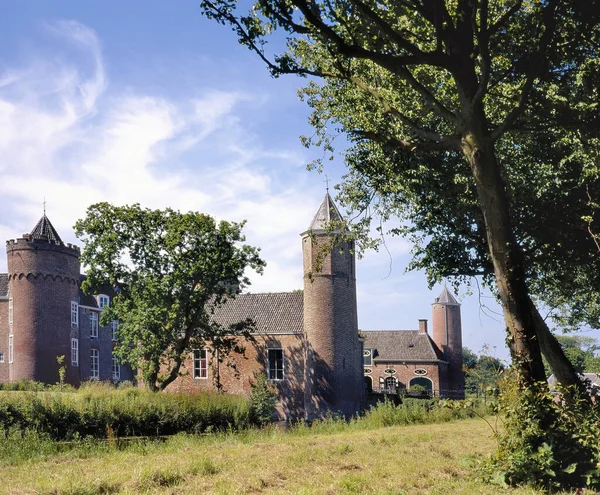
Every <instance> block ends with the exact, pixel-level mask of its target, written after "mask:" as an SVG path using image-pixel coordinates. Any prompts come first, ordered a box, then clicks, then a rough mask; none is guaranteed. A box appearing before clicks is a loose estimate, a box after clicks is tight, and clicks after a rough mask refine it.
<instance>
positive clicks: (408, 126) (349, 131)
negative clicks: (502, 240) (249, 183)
mask: <svg viewBox="0 0 600 495" xmlns="http://www.w3.org/2000/svg"><path fill="white" fill-rule="evenodd" d="M201 5H202V8H203V11H204V13H205V14H206V15H207V16H208V17H210V18H214V19H216V20H217V21H218V22H221V23H223V24H228V25H230V26H231V27H232V29H233V30H234V31H235V33H236V34H237V36H238V38H239V40H240V43H242V44H244V45H246V46H247V47H249V48H250V49H251V50H253V51H255V52H256V53H257V54H258V55H259V56H260V57H261V58H262V60H263V61H264V62H265V63H266V64H267V66H268V68H269V70H270V71H271V73H272V74H273V75H275V76H279V75H281V74H290V73H291V74H298V75H301V76H316V78H312V77H311V81H310V82H309V83H308V85H307V86H306V87H305V88H304V89H303V90H302V91H301V96H302V97H303V98H305V99H306V101H307V102H308V104H309V105H310V106H311V107H312V108H313V110H314V111H313V114H312V117H311V124H312V125H313V126H314V128H315V134H314V135H313V136H310V137H305V138H304V142H305V144H306V145H307V146H311V145H314V146H318V147H322V148H323V149H324V150H325V151H327V152H329V153H330V155H329V156H330V158H333V155H334V152H335V151H336V150H335V149H334V146H335V145H336V143H340V139H339V135H340V134H342V135H344V136H346V137H348V139H349V140H350V144H349V146H346V141H344V140H343V139H342V140H341V143H342V144H341V147H342V148H343V152H344V155H345V160H346V164H347V166H348V169H349V172H348V175H347V176H346V177H345V181H344V183H343V184H342V185H341V199H342V201H343V203H344V204H345V205H346V206H348V207H350V208H351V209H353V210H354V211H355V212H356V214H357V215H359V216H360V218H361V219H362V221H361V222H359V223H358V224H357V225H358V227H359V228H360V231H359V232H358V235H359V236H360V237H361V239H362V241H363V246H364V247H368V246H371V247H372V246H377V243H378V241H377V240H373V239H372V238H370V237H369V235H368V233H369V226H370V222H371V220H372V219H373V218H375V217H380V218H381V219H383V220H384V221H385V220H390V219H394V220H395V219H400V227H394V228H392V229H391V230H390V232H391V233H394V234H401V235H404V236H407V237H409V238H411V239H412V240H413V241H414V243H415V249H414V259H413V262H412V263H411V265H410V266H409V268H411V269H424V270H425V271H426V273H427V275H428V277H429V281H430V283H431V284H433V283H434V282H437V281H440V280H441V279H443V278H445V277H448V276H454V277H459V278H461V277H462V279H463V280H464V279H465V277H469V276H473V275H480V276H483V277H484V280H485V281H487V282H488V283H490V282H491V281H492V280H493V276H494V264H493V260H492V258H491V257H490V253H489V246H488V238H487V236H488V234H489V228H490V225H489V224H488V225H486V221H485V215H486V214H487V215H488V218H489V216H490V215H489V212H486V211H485V208H484V209H482V204H481V201H480V197H479V196H478V190H477V185H476V181H475V178H474V174H473V171H472V169H471V166H470V164H469V160H468V159H467V160H466V159H465V156H466V155H468V149H467V148H469V146H468V141H469V139H470V136H471V135H473V134H474V133H475V134H477V133H480V134H481V135H483V136H485V139H486V140H487V142H489V143H490V144H491V145H492V146H493V150H494V154H495V157H494V158H495V161H496V162H497V163H498V166H499V169H500V170H499V177H500V178H501V180H502V181H503V182H504V184H505V186H506V193H507V195H508V203H509V208H510V220H511V222H512V225H511V228H512V230H513V233H514V236H515V237H516V242H517V243H518V245H519V248H520V250H521V251H522V257H521V258H522V259H521V260H520V261H522V264H523V267H524V270H525V275H526V277H527V280H528V284H529V288H530V290H531V291H532V292H533V293H534V294H536V295H537V296H538V297H539V298H541V299H542V300H543V301H544V302H545V303H546V304H548V305H549V306H550V307H553V308H554V307H558V308H560V309H561V310H562V312H561V313H560V314H561V316H563V317H564V318H568V319H569V323H571V324H572V325H573V326H577V325H578V324H580V323H581V322H585V323H588V324H592V325H595V326H598V325H600V295H599V294H600V261H599V260H600V257H599V255H598V251H599V250H598V233H599V232H600V227H599V226H598V223H597V218H596V211H597V210H598V204H599V202H600V199H599V198H600V181H599V179H598V177H599V174H598V164H599V157H600V141H599V139H598V135H599V134H598V131H599V130H600V117H599V115H600V114H599V113H598V102H599V94H598V87H600V70H599V69H600V59H599V57H598V54H599V47H600V29H599V19H600V5H598V2H597V0H590V1H587V0H586V1H583V0H548V1H542V0H526V1H523V0H494V1H489V0H449V1H444V0H400V1H394V2H391V1H384V2H375V1H372V0H337V1H329V0H327V1H316V0H315V1H313V0H257V1H255V2H254V3H253V4H252V8H251V9H250V10H248V11H247V12H244V10H243V5H245V4H244V3H241V2H238V1H236V0H204V1H203V2H202V4H201ZM275 31H279V32H280V33H282V34H283V36H284V37H285V41H286V46H287V50H285V52H284V53H280V54H274V55H273V54H272V50H270V47H269V45H268V41H270V40H275V41H276V42H278V41H279V40H280V39H281V37H277V36H273V33H274V32H275ZM336 139H337V141H336ZM344 148H345V149H344ZM314 165H315V166H317V167H320V166H322V162H321V161H320V160H318V161H317V162H316V163H315V164H314ZM377 223H379V222H377ZM380 229H383V227H380Z"/></svg>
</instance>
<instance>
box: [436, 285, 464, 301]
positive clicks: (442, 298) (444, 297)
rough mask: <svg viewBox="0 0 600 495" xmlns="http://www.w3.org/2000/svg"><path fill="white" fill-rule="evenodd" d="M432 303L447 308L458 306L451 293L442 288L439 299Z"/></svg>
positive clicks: (446, 288)
mask: <svg viewBox="0 0 600 495" xmlns="http://www.w3.org/2000/svg"><path fill="white" fill-rule="evenodd" d="M434 302H435V303H437V304H446V305H447V306H460V304H459V303H458V301H457V300H456V299H455V297H454V296H453V295H452V292H450V291H449V290H448V287H444V290H443V291H442V293H441V294H440V297H436V298H435V301H434Z"/></svg>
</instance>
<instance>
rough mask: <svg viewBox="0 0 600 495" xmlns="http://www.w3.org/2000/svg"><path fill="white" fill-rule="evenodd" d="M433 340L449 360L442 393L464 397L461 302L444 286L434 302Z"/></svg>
mask: <svg viewBox="0 0 600 495" xmlns="http://www.w3.org/2000/svg"><path fill="white" fill-rule="evenodd" d="M432 313H433V314H432V319H433V341H434V342H435V343H436V345H437V346H438V348H439V349H440V350H441V351H442V353H443V355H444V359H445V360H446V361H448V373H447V377H448V378H447V381H446V390H442V391H441V393H442V394H443V395H444V396H446V397H452V398H455V399H464V396H465V376H464V373H463V369H462V367H463V362H462V361H463V356H462V325H461V321H460V304H459V303H458V302H457V301H456V299H455V298H454V296H453V295H452V294H451V293H450V291H449V290H448V287H444V290H443V291H442V293H441V294H440V297H437V298H435V300H434V302H433V304H432Z"/></svg>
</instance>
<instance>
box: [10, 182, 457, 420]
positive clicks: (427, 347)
mask: <svg viewBox="0 0 600 495" xmlns="http://www.w3.org/2000/svg"><path fill="white" fill-rule="evenodd" d="M335 225H342V217H341V215H340V213H339V211H338V209H337V208H336V206H335V205H334V203H333V201H332V199H331V197H330V196H329V193H327V194H326V195H325V198H324V200H323V202H322V204H321V205H320V207H319V209H318V211H317V213H316V215H315V216H314V218H313V221H312V222H311V224H310V225H309V227H308V229H307V230H306V231H305V232H303V233H302V234H301V239H302V252H303V269H304V290H303V291H297V292H290V293H264V294H252V293H248V294H240V295H238V296H237V297H236V298H235V299H232V300H229V301H227V302H226V304H224V305H223V306H221V307H220V308H218V310H217V311H216V312H215V314H214V318H215V320H216V321H217V322H218V323H221V324H223V325H228V324H232V323H236V322H239V321H241V320H244V319H246V318H251V319H253V320H254V322H255V332H254V334H253V338H252V339H251V340H248V341H245V342H243V343H242V344H243V345H244V347H245V352H244V353H243V354H230V355H228V356H218V355H213V353H212V352H211V349H210V348H209V347H207V348H202V349H195V350H193V351H191V353H190V355H189V358H188V359H187V360H186V361H185V363H184V365H183V367H182V369H183V373H182V375H181V376H180V377H179V378H178V379H177V380H176V381H175V382H173V383H172V384H171V385H170V386H169V387H168V390H171V391H181V392H186V393H194V392H199V391H201V390H214V389H215V388H218V389H219V390H223V391H225V392H228V393H238V394H244V395H248V394H249V393H250V391H251V384H252V383H253V381H254V379H255V377H256V376H257V375H258V374H259V373H265V374H266V375H267V377H268V379H269V380H270V381H271V382H272V383H273V384H274V385H275V386H276V388H277V390H278V393H279V403H278V413H279V415H280V417H281V418H282V419H299V418H307V419H313V418H319V417H323V416H325V415H327V414H328V413H337V412H341V413H343V414H344V415H346V416H351V415H353V414H355V413H357V412H358V411H360V410H361V409H362V408H363V407H364V404H365V402H366V399H367V395H368V394H370V393H396V392H398V391H400V390H402V389H408V390H409V391H410V390H411V389H413V390H417V389H418V390H419V391H420V392H425V393H428V394H430V395H440V396H446V397H455V398H461V397H464V376H463V374H462V340H461V321H460V305H459V304H458V303H457V302H456V299H454V297H453V296H452V294H451V293H450V292H449V291H448V289H447V288H445V289H444V290H443V292H442V294H441V295H440V297H439V298H437V299H436V300H435V301H434V303H433V306H432V313H433V322H432V323H433V324H432V327H433V329H432V330H433V331H432V334H433V338H432V337H431V336H430V335H429V333H428V328H427V320H420V321H419V329H418V330H381V331H361V332H359V329H358V317H357V302H356V270H355V256H354V244H353V242H352V241H350V240H344V239H343V236H339V234H340V233H341V232H339V231H335V230H334V231H331V226H335ZM332 237H336V238H337V241H336V242H335V244H334V246H333V248H332V246H331V241H332ZM7 257H8V273H7V274H0V382H8V381H19V380H37V381H41V382H46V383H55V382H57V381H58V367H59V364H58V363H57V356H61V355H64V356H66V360H65V364H66V371H67V381H68V382H70V383H74V384H77V383H79V382H81V381H82V380H88V379H100V380H114V381H118V380H125V379H128V380H131V379H133V378H134V374H133V373H132V371H131V370H130V369H129V368H127V367H125V366H121V365H119V363H118V362H117V361H116V359H115V358H114V357H113V356H112V349H113V346H114V345H115V343H116V339H117V336H118V322H112V323H111V325H110V326H108V327H100V326H99V323H98V322H99V316H100V313H101V311H102V309H103V308H104V307H106V306H107V305H108V304H110V298H111V297H112V296H113V295H114V294H112V292H111V293H109V292H110V291H109V290H105V292H107V293H106V294H98V295H96V296H85V295H84V294H83V293H82V292H81V291H80V288H79V287H80V281H81V279H82V275H81V274H80V266H79V249H78V248H77V247H76V246H72V245H70V244H65V243H63V242H62V240H61V239H60V237H59V235H58V233H57V232H56V230H55V229H54V227H52V224H51V223H50V221H49V220H48V218H47V217H46V215H45V214H44V216H43V217H42V219H41V220H40V221H39V222H38V224H37V225H36V226H35V227H34V229H33V230H32V231H31V233H30V234H26V235H24V236H23V238H21V239H17V240H11V241H8V242H7Z"/></svg>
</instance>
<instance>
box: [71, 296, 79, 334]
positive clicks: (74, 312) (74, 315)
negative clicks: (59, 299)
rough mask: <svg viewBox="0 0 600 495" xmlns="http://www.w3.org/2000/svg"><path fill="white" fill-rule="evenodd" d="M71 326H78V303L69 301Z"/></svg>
mask: <svg viewBox="0 0 600 495" xmlns="http://www.w3.org/2000/svg"><path fill="white" fill-rule="evenodd" d="M71 328H79V303H77V302H76V301H71Z"/></svg>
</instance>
